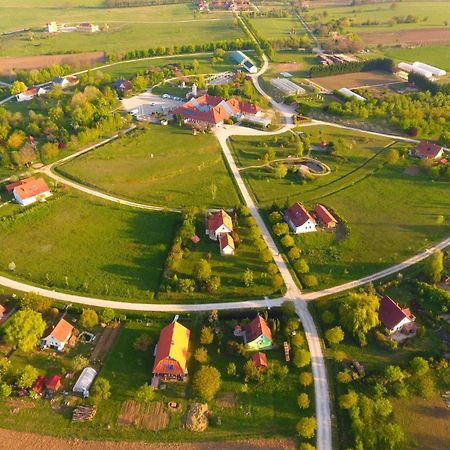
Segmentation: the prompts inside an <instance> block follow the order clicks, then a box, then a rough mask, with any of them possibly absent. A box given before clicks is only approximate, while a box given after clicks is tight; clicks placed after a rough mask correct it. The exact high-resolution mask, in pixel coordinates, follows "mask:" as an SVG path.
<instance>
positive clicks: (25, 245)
mask: <svg viewBox="0 0 450 450" xmlns="http://www.w3.org/2000/svg"><path fill="white" fill-rule="evenodd" d="M0 211H1V210H0ZM175 220H176V215H175V214H169V213H160V212H146V211H142V210H134V209H129V208H125V207H120V206H116V205H114V204H112V203H106V202H103V201H100V200H94V199H92V197H86V196H84V195H79V194H76V193H75V192H71V191H68V192H67V193H64V194H57V195H56V196H55V197H54V198H52V199H50V200H49V201H48V202H47V203H45V204H39V205H35V206H33V207H30V208H27V209H24V210H21V211H20V212H19V213H17V214H16V215H14V216H12V218H10V219H9V220H8V219H7V218H6V220H4V221H3V222H0V228H1V235H2V251H1V254H0V267H1V269H0V270H1V271H2V272H3V273H7V272H8V264H9V263H10V262H12V261H13V262H15V264H16V269H15V272H14V274H11V273H10V272H8V275H14V276H15V277H17V278H20V279H22V280H25V281H30V282H33V283H37V284H40V285H44V286H48V287H50V288H55V289H59V290H66V291H71V292H73V291H76V292H81V293H82V294H83V293H85V294H86V295H94V296H100V297H111V298H120V299H121V300H123V299H127V300H129V301H142V300H144V299H149V292H157V291H158V288H159V282H160V277H161V273H162V268H163V265H164V261H165V258H166V253H167V250H168V247H169V245H170V243H171V240H172V236H173V232H174V224H175Z"/></svg>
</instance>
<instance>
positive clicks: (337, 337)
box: [325, 326, 345, 345]
mask: <svg viewBox="0 0 450 450" xmlns="http://www.w3.org/2000/svg"><path fill="white" fill-rule="evenodd" d="M344 337H345V335H344V332H343V331H342V328H341V327H339V326H337V327H334V328H330V329H329V330H327V331H325V338H326V340H327V341H328V342H329V343H330V344H331V345H337V344H339V343H340V342H342V341H343V340H344Z"/></svg>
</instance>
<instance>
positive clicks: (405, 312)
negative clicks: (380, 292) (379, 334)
mask: <svg viewBox="0 0 450 450" xmlns="http://www.w3.org/2000/svg"><path fill="white" fill-rule="evenodd" d="M378 317H379V319H380V322H381V323H382V324H383V325H384V326H385V327H386V329H387V330H388V332H389V334H393V333H396V332H401V333H403V334H409V333H411V332H413V331H415V329H416V325H415V323H414V321H415V320H416V318H415V316H414V315H413V314H412V313H411V311H410V309H409V308H401V307H400V306H399V305H398V303H396V302H395V301H394V300H392V298H391V297H388V296H387V295H385V296H384V297H383V298H382V299H381V301H380V308H379V310H378Z"/></svg>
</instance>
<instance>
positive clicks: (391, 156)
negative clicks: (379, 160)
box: [386, 148, 400, 165]
mask: <svg viewBox="0 0 450 450" xmlns="http://www.w3.org/2000/svg"><path fill="white" fill-rule="evenodd" d="M399 159H400V154H399V152H398V150H396V149H395V148H390V149H389V151H388V152H387V154H386V162H387V163H388V164H392V165H393V164H397V163H398V161H399Z"/></svg>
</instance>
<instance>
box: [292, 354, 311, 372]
mask: <svg viewBox="0 0 450 450" xmlns="http://www.w3.org/2000/svg"><path fill="white" fill-rule="evenodd" d="M293 362H294V366H295V367H298V368H299V369H301V368H302V367H305V366H307V365H309V364H310V363H311V354H310V353H309V352H308V350H302V349H298V350H296V351H295V353H294V359H293Z"/></svg>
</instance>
